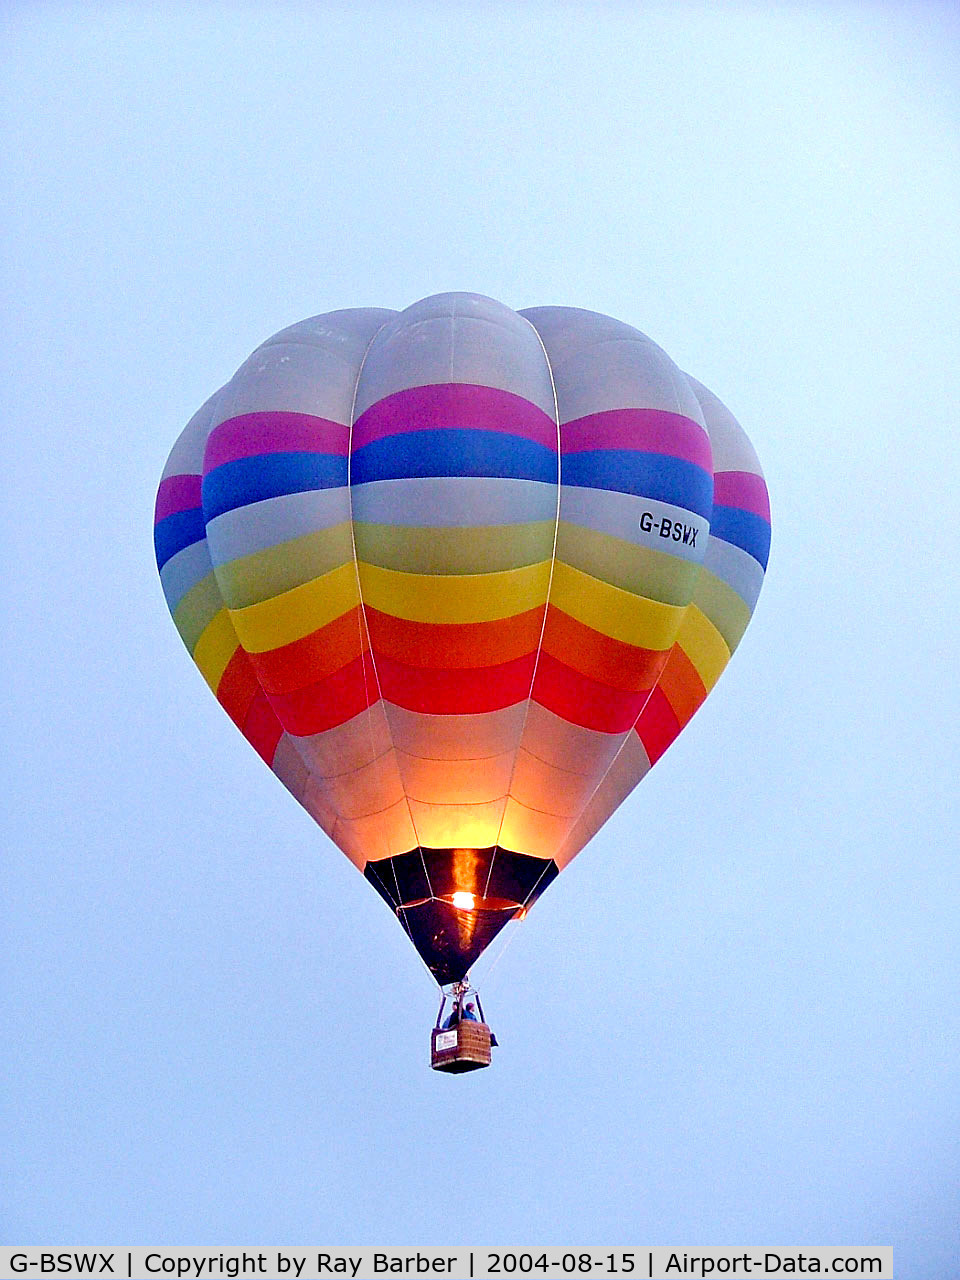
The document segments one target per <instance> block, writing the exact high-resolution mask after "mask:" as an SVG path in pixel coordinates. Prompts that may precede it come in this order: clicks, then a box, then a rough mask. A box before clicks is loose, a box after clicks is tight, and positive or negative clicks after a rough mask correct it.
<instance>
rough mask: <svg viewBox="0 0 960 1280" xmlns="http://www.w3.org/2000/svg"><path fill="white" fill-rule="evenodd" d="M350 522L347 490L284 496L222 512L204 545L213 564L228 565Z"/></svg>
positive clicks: (209, 527)
mask: <svg viewBox="0 0 960 1280" xmlns="http://www.w3.org/2000/svg"><path fill="white" fill-rule="evenodd" d="M349 519H350V496H349V493H348V491H347V489H346V487H341V488H338V489H310V490H308V491H307V492H306V493H284V494H281V496H280V497H278V498H265V499H264V500H263V502H251V503H250V504H249V505H248V506H245V507H237V508H235V509H234V510H233V511H225V512H224V513H223V515H222V516H217V518H216V519H215V520H211V521H210V523H209V524H208V525H207V541H208V542H209V543H210V555H211V556H212V558H213V563H214V564H229V562H230V561H231V560H239V559H240V557H241V556H250V555H253V554H254V552H256V551H265V550H266V549H267V548H268V547H275V546H276V545H277V543H278V542H289V541H290V539H291V538H300V537H302V536H303V535H304V534H306V533H317V532H318V531H319V530H321V529H329V528H332V526H333V525H335V524H342V523H343V521H344V520H349Z"/></svg>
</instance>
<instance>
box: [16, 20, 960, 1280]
mask: <svg viewBox="0 0 960 1280" xmlns="http://www.w3.org/2000/svg"><path fill="white" fill-rule="evenodd" d="M2 22H3V30H2V32H0V42H2V45H3V48H4V54H3V59H4V75H3V80H4V87H3V90H2V94H3V107H2V110H3V124H2V129H3V137H4V151H3V157H4V158H3V161H2V170H3V181H4V186H5V188H6V191H7V198H5V200H4V202H3V207H4V212H3V214H2V215H0V216H2V225H3V232H4V239H5V242H6V244H7V247H8V256H7V258H6V262H5V264H4V267H3V272H4V285H5V293H6V295H7V298H8V307H7V316H8V320H7V324H6V325H5V336H4V341H3V344H2V359H3V373H2V378H0V400H2V405H3V433H2V438H3V449H4V455H5V456H4V476H5V481H6V488H7V495H8V502H7V503H6V504H5V506H6V511H5V514H4V528H3V564H4V567H5V591H4V599H5V609H4V615H5V616H4V627H5V637H4V648H3V652H4V653H5V655H6V661H7V679H6V690H7V705H8V710H7V712H6V714H5V716H4V721H3V725H4V735H5V742H4V745H3V761H4V763H3V769H4V773H5V775H6V779H5V793H6V796H7V806H6V816H5V818H4V822H3V826H4V836H5V841H4V843H5V845H6V848H7V852H6V854H5V860H4V870H3V888H4V896H5V911H6V913H7V915H8V920H7V923H6V937H7V942H6V944H5V947H4V955H3V973H4V981H3V991H2V1006H0V1026H2V1027H3V1036H2V1039H3V1053H2V1062H3V1067H4V1075H5V1077H6V1082H5V1085H4V1089H3V1104H2V1105H3V1115H2V1132H0V1161H2V1166H3V1168H2V1176H3V1182H2V1195H0V1222H2V1238H3V1240H4V1242H7V1243H23V1242H28V1241H40V1242H44V1243H55V1244H59V1243H66V1244H77V1243H79V1244H104V1243H120V1244H125V1243H148V1244H154V1243H156V1244H170V1245H176V1244H197V1243H219V1244H238V1243H239V1244H242V1243H251V1242H253V1243H255V1242H259V1243H264V1244H307V1243H321V1244H323V1243H329V1244H357V1243H366V1244H377V1243H382V1244H399V1245H427V1244H446V1243H490V1244H497V1243H500V1244H503V1243H518V1242H519V1243H525V1242H531V1241H540V1242H551V1243H553V1242H556V1243H562V1244H571V1245H573V1244H596V1243H599V1244H607V1243H613V1244H628V1243H638V1242H641V1243H678V1244H719V1243H774V1244H776V1243H781V1244H805V1243H811V1244H833V1243H836V1244H847V1243H851V1244H859V1243H882V1244H887V1243H892V1244H893V1245H894V1246H895V1249H896V1251H897V1254H896V1256H897V1263H898V1272H897V1274H898V1275H902V1276H905V1277H910V1278H911V1280H912V1278H914V1277H916V1278H917V1280H941V1278H942V1280H949V1277H951V1276H953V1275H955V1272H956V1267H955V1264H956V1259H957V1257H958V1256H960V1229H958V1225H957V1223H958V1217H960V1215H958V1213H957V1205H958V1202H960V1068H958V1057H960V1008H958V999H957V996H958V985H960V984H958V965H960V928H958V923H960V890H958V859H957V850H958V846H960V839H958V825H960V824H958V806H957V798H956V770H957V759H958V752H960V741H958V731H957V719H958V713H960V705H958V703H960V698H958V683H960V682H958V676H957V664H956V656H955V655H956V647H957V639H956V638H957V607H958V606H957V601H958V594H960V593H958V586H960V575H958V571H957V567H956V551H955V548H956V545H957V528H956V521H957V510H958V502H957V489H958V485H960V462H958V450H957V444H956V441H957V404H958V401H960V373H958V350H957V348H958V341H957V335H958V330H960V324H958V302H960V226H958V222H960V219H958V212H957V211H958V208H960V155H958V151H960V146H958V134H960V130H958V126H960V101H958V98H960V74H958V73H960V56H958V53H960V23H958V21H957V19H956V17H955V16H953V15H952V14H951V12H950V10H949V8H948V7H946V6H942V7H941V6H938V5H935V4H927V5H915V6H912V7H911V6H908V5H903V4H888V5H876V6H872V5H866V4H842V3H837V4H831V5H829V6H826V7H823V8H818V7H815V6H800V5H788V4H781V5H776V6H774V5H756V6H750V5H712V6H705V7H700V6H698V5H694V4H674V5H669V6H658V5H650V6H647V5H639V4H637V5H625V4H624V5H589V6H587V5H582V6H581V5H574V4H559V3H558V4H553V5H543V6H541V5H537V4H532V3H531V4H525V5H512V6H494V5H490V4H483V3H476V4H473V5H469V6H461V5H458V4H445V5H442V6H439V5H438V6H434V5H426V4H424V5H419V6H415V5H406V6H395V7H393V8H391V9H387V8H380V7H375V6H372V5H355V6H349V7H348V6H344V7H342V8H334V7H330V8H327V7H323V6H321V5H310V6H302V7H299V8H298V7H294V6H290V5H284V4H280V3H275V4H254V3H245V4H235V5H220V4H194V5H186V6H183V7H177V6H175V5H173V4H164V5H144V4H137V3H126V4H122V5H119V4H118V5H116V6H106V5H97V4H93V3H88V4H84V5H75V6H71V5H51V4H45V3H31V4H19V5H18V4H10V3H8V4H7V5H6V6H5V7H4V13H3V16H2ZM447 289H466V290H471V291H476V292H482V293H488V294H491V295H492V296H494V297H497V298H499V299H501V300H502V301H504V302H506V303H508V304H509V305H511V306H516V307H521V306H534V305H541V304H549V303H553V304H563V305H572V306H581V307H588V308H592V309H595V310H599V311H604V312H607V313H609V314H612V315H615V316H617V317H619V318H620V319H623V320H626V321H628V322H629V323H631V324H634V325H636V326H637V327H638V328H641V329H643V330H644V331H645V332H647V333H649V334H650V336H651V337H653V338H654V339H655V340H656V341H658V342H659V343H661V344H662V345H663V346H664V347H665V348H666V349H667V351H668V352H669V353H670V355H671V356H673V358H674V359H675V360H676V361H677V362H678V363H679V364H680V365H681V367H682V368H684V369H686V370H688V371H689V372H690V373H692V374H693V375H694V376H695V377H697V378H699V379H701V380H702V381H704V382H705V383H707V385H709V386H710V387H711V388H713V389H714V390H715V391H716V392H717V394H718V395H720V396H721V397H722V398H723V399H724V400H725V401H726V402H727V403H728V404H729V406H730V407H731V408H732V409H733V411H734V412H735V413H736V414H737V416H738V417H739V418H740V420H741V421H742V422H743V424H744V426H745V427H746V429H747V431H748V432H749V434H750V436H751V437H752V439H753V440H754V442H755V444H756V447H757V450H758V452H759V455H760V458H761V461H762V463H763V465H764V468H765V471H766V474H767V479H768V483H769V486H770V491H771V498H772V505H773V516H774V540H773V550H772V555H771V561H770V572H769V575H768V579H767V585H766V587H765V589H764V592H763V594H762V596H761V598H760V603H759V606H758V610H757V614H756V617H755V620H754V623H753V625H752V627H751V628H750V630H749V631H748V633H747V636H746V638H745V640H744V642H743V644H742V646H741V648H740V650H739V651H738V653H737V654H736V656H735V659H734V661H733V663H732V664H731V667H730V669H729V670H728V672H727V673H726V674H725V675H724V677H723V680H722V681H721V684H720V685H719V687H718V689H717V690H716V692H715V694H714V695H713V697H712V698H711V699H710V701H709V702H708V704H707V706H706V708H705V709H704V710H703V711H702V712H701V714H700V715H698V716H697V718H696V719H695V721H694V722H693V724H692V725H691V726H690V728H689V729H688V731H687V732H686V733H685V734H684V735H683V737H682V738H681V740H680V741H679V742H678V743H677V745H676V746H675V747H674V748H672V749H671V750H670V752H669V753H668V754H667V755H666V756H665V757H664V759H663V760H662V761H661V762H660V764H659V765H658V766H657V768H656V769H655V770H654V772H653V773H652V775H651V776H650V777H649V778H648V779H647V780H646V781H645V782H644V783H643V784H642V786H641V788H640V789H639V791H638V792H637V793H636V794H635V795H634V796H633V797H632V798H631V799H630V801H629V802H628V803H627V805H626V806H625V807H624V809H623V810H622V811H621V812H620V813H619V814H618V816H617V817H616V818H615V819H614V820H613V821H612V822H611V823H610V824H609V826H608V827H607V828H605V829H604V831H603V832H602V833H601V834H600V835H599V836H598V837H597V839H596V840H595V841H594V842H593V844H592V845H591V846H590V847H589V848H588V849H587V850H586V851H585V852H584V853H583V854H582V855H581V857H580V858H579V859H578V860H577V861H576V862H575V863H574V864H573V866H572V867H571V868H570V869H569V870H568V871H567V872H566V873H565V874H564V876H563V877H562V878H561V880H560V881H559V882H558V883H557V884H556V885H554V886H553V887H552V888H551V889H550V890H549V892H548V893H547V894H546V895H545V897H544V898H543V900H542V901H541V903H540V904H539V905H538V906H537V908H536V910H535V911H534V912H533V914H532V915H531V917H530V918H529V920H528V921H527V922H526V923H525V924H523V925H521V926H517V927H516V928H515V934H516V937H515V939H514V941H513V942H512V943H511V945H510V946H509V948H508V950H507V951H506V952H505V953H504V955H503V958H502V960H500V962H499V963H498V964H497V967H496V968H495V969H494V970H493V972H492V973H491V975H490V978H489V981H488V982H486V983H484V984H482V986H481V991H482V994H483V996H484V999H485V1005H486V1008H487V1011H488V1013H489V1014H490V1016H491V1020H492V1021H493V1023H494V1025H495V1028H496V1030H497V1032H498V1034H499V1036H500V1039H501V1040H502V1042H503V1047H502V1049H501V1050H500V1051H499V1056H498V1057H497V1059H496V1061H495V1065H494V1068H493V1070H491V1071H487V1072H481V1073H477V1074H476V1075H474V1076H469V1077H463V1078H446V1077H441V1076H437V1075H435V1074H433V1073H431V1072H430V1071H429V1070H428V1068H427V1066H426V1052H427V1035H428V1029H429V1026H430V1024H431V1021H432V1018H433V1015H434V1012H435V1003H434V997H433V994H432V991H431V983H430V980H429V979H428V977H427V975H426V973H425V971H424V970H423V968H422V967H421V966H420V963H419V961H418V960H417V958H416V956H415V954H414V952H413V950H412V948H410V946H409V944H408V943H407V941H406V939H405V937H404V935H403V933H402V931H401V930H400V928H399V927H398V926H397V925H396V923H395V922H394V921H393V920H392V919H391V917H390V915H389V913H388V912H387V911H386V910H385V909H384V906H383V904H382V902H381V901H380V900H379V898H377V896H376V895H375V894H374V893H373V891H372V890H371V889H370V887H369V886H368V885H367V884H365V883H364V882H363V880H362V879H361V878H360V877H359V876H358V875H357V873H356V872H355V871H354V870H353V868H352V867H351V866H350V865H349V863H348V862H347V861H346V859H345V858H343V857H342V855H340V854H339V853H338V852H337V851H336V850H335V849H334V848H333V847H332V846H331V845H330V844H329V842H328V841H327V840H326V838H325V837H324V836H323V835H322V834H321V833H320V832H319V831H318V830H317V829H316V828H314V827H313V825H312V824H311V822H310V820H309V819H308V818H307V816H306V815H305V814H304V813H303V812H302V811H301V810H300V809H299V808H298V806H297V805H296V804H295V803H293V801H292V800H291V799H290V797H289V796H288V795H287V794H286V792H284V790H283V788H282V787H281V786H280V785H279V784H278V783H277V781H276V779H275V778H273V777H272V775H271V774H270V773H269V772H268V771H267V770H266V769H265V768H264V767H263V766H262V764H260V762H259V761H258V760H257V759H256V757H255V756H254V755H253V753H252V752H251V751H250V749H249V747H248V746H247V745H246V744H245V743H244V742H243V741H242V739H241V738H240V737H239V735H238V734H236V732H235V731H234V730H233V728H232V726H231V725H230V724H229V722H228V721H227V720H226V718H225V717H224V716H223V714H222V713H221V712H220V711H219V710H218V708H217V707H216V705H215V704H214V702H213V699H212V698H211V696H210V694H209V692H208V691H207V689H206V686H205V685H204V684H203V682H202V680H201V678H200V676H199V674H198V673H197V672H196V671H195V670H194V668H193V666H192V664H191V662H190V660H189V658H188V656H187V654H186V653H185V652H184V650H183V649H182V647H181V644H180V641H179V639H178V638H177V635H176V633H175V631H174V628H173V626H172V624H171V622H170V620H169V618H168V616H167V613H166V609H165V606H164V603H163V599H162V595H161V592H160V586H159V582H158V580H157V575H156V571H155V568H154V564H153V553H152V539H151V533H152V528H151V525H152V505H153V496H154V492H155V488H156V483H157V479H158V477H159V474H160V470H161V468H162V465H163V462H164V460H165V458H166V455H167V452H168V450H169V448H170V445H171V444H172V442H173V440H174V438H175V437H176V435H177V434H178V433H179V431H180V429H181V427H182V426H183V424H184V423H185V421H186V420H187V418H188V417H189V416H190V415H191V414H192V412H193V411H194V409H195V408H196V407H197V406H198V405H199V404H200V402H201V401H202V400H204V399H205V398H206V397H207V396H208V395H209V394H210V393H211V392H212V391H213V390H215V389H216V388H217V387H218V386H219V385H220V384H221V383H222V382H223V381H224V380H225V379H226V378H227V377H229V376H230V374H231V373H232V372H233V370H234V369H235V368H236V366H237V365H238V364H239V363H240V362H241V361H242V360H243V358H244V357H245V356H246V355H247V354H248V352H249V351H250V350H251V349H252V348H253V347H254V346H256V345H257V343H259V342H260V341H262V340H263V339H264V338H265V337H267V336H268V335H269V334H270V333H272V332H273V331H274V330H276V329H278V328H280V327H282V326H283V325H286V324H289V323H292V322H293V321H296V320H298V319H300V318H302V317H304V316H307V315H310V314H314V313H317V312H321V311H325V310H329V309H331V308H335V307H341V306H372V305H376V306H389V307H403V306H406V305H408V304H409V303H411V302H413V301H415V300H416V299H418V298H420V297H423V296H425V295H427V294H430V293H433V292H438V291H441V290H447ZM493 952H494V954H496V952H497V947H496V946H495V947H494V948H493ZM488 967H489V962H484V963H483V964H482V965H481V966H479V967H478V969H477V976H480V977H482V974H483V972H484V970H485V969H486V968H488Z"/></svg>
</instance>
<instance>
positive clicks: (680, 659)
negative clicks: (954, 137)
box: [657, 644, 707, 726]
mask: <svg viewBox="0 0 960 1280" xmlns="http://www.w3.org/2000/svg"><path fill="white" fill-rule="evenodd" d="M657 688H658V689H661V690H662V691H663V693H664V694H665V695H666V698H667V701H668V702H669V703H670V707H671V709H672V711H673V714H674V715H675V716H676V717H677V719H678V720H679V722H680V724H681V726H682V725H685V724H686V723H687V721H688V720H689V719H690V718H691V716H692V715H693V713H694V712H695V711H696V710H697V708H698V707H700V705H701V704H702V703H703V700H704V698H706V696H707V690H706V686H705V685H704V683H703V681H702V680H701V679H700V676H699V674H698V673H697V668H696V667H695V666H694V665H693V663H692V662H691V661H690V659H689V658H688V657H687V655H686V654H685V653H684V651H683V650H682V649H681V648H680V646H679V645H678V644H675V645H674V646H673V648H672V649H671V650H670V656H669V658H668V659H667V664H666V666H665V667H664V668H663V674H662V675H661V677H660V679H659V680H658V681H657Z"/></svg>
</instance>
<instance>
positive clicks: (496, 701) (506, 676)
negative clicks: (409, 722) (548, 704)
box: [377, 653, 536, 716]
mask: <svg viewBox="0 0 960 1280" xmlns="http://www.w3.org/2000/svg"><path fill="white" fill-rule="evenodd" d="M535 656H536V655H535V654H533V653H528V654H525V655H524V656H523V657H522V658H515V659H514V660H513V661H512V662H503V663H500V664H499V665H498V666H494V667H483V668H479V669H474V670H472V671H463V670H455V671H427V670H424V669H423V668H422V667H410V666H407V665H406V664H405V663H402V662H393V661H391V660H390V659H389V658H382V657H380V658H378V659H377V673H378V675H379V676H380V690H381V692H382V694H383V696H384V698H386V700H387V701H388V702H394V703H396V704H397V706H399V707H403V708H404V709H405V710H407V711H422V712H425V713H426V714H428V715H439V716H454V715H458V716H464V715H475V714H477V713H480V712H485V711H501V710H502V709H503V708H504V707H512V706H514V705H515V704H516V703H518V702H523V700H524V699H525V698H526V697H527V695H528V694H529V692H530V681H531V680H532V679H533V666H534V659H535Z"/></svg>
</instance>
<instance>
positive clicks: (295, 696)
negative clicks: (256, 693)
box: [265, 653, 377, 738]
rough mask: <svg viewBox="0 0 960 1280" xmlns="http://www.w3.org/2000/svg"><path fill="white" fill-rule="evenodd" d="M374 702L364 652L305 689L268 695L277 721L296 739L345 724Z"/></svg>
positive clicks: (373, 682)
mask: <svg viewBox="0 0 960 1280" xmlns="http://www.w3.org/2000/svg"><path fill="white" fill-rule="evenodd" d="M265 696H266V695H265ZM376 701H377V678H376V674H375V673H374V670H373V665H372V663H371V662H370V658H369V654H367V653H363V654H361V655H360V657H358V658H355V659H354V660H353V662H348V663H347V665H346V666H345V667H341V668H340V670H339V671H335V672H334V673H333V675H331V676H327V677H326V678H325V679H323V680H318V681H317V683H316V684H311V685H308V686H307V687H306V688H305V689H297V690H295V691H294V692H293V693H273V694H271V695H270V705H271V706H272V707H273V710H274V711H275V712H276V714H277V716H278V717H279V719H280V723H281V724H282V725H283V727H284V728H285V729H286V731H287V733H292V734H295V735H296V736H297V737H300V738H305V737H307V736H308V735H309V734H312V733H324V732H325V731H326V730H327V729H333V728H336V726H337V725H341V724H346V722H347V721H348V720H352V719H353V717H354V716H357V715H359V714H360V712H361V711H365V710H366V709H367V707H369V706H372V705H373V703H375V702H376Z"/></svg>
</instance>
